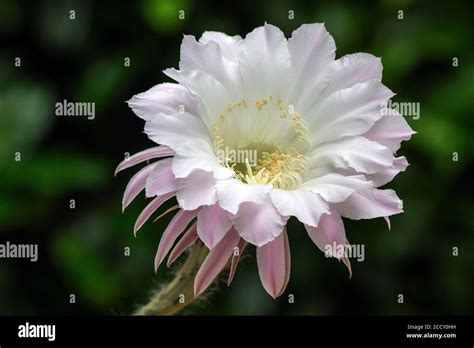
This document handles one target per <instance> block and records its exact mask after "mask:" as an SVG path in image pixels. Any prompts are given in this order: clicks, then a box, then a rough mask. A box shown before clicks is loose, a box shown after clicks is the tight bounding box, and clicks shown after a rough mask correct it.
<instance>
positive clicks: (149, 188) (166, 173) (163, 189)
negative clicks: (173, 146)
mask: <svg viewBox="0 0 474 348" xmlns="http://www.w3.org/2000/svg"><path fill="white" fill-rule="evenodd" d="M172 161H173V159H172V158H166V159H164V160H161V161H159V162H157V163H156V166H155V168H153V171H152V172H151V173H150V175H149V176H148V178H147V179H146V186H145V194H146V196H147V197H154V196H159V195H164V194H165V193H168V192H174V191H176V178H175V177H174V175H173V172H172V171H171V163H172Z"/></svg>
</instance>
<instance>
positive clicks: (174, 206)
mask: <svg viewBox="0 0 474 348" xmlns="http://www.w3.org/2000/svg"><path fill="white" fill-rule="evenodd" d="M179 208H180V207H179V204H176V205H173V206H172V207H171V208H169V209H167V210H166V211H165V212H164V213H162V214H160V215H159V216H158V217H157V218H156V219H155V220H153V222H157V221H158V220H159V219H161V218H162V217H163V216H165V215H166V214H168V213H171V212H172V211H175V210H176V209H179Z"/></svg>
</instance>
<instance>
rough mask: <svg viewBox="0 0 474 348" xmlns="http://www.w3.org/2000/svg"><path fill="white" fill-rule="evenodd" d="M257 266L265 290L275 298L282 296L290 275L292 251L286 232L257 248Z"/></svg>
mask: <svg viewBox="0 0 474 348" xmlns="http://www.w3.org/2000/svg"><path fill="white" fill-rule="evenodd" d="M257 264H258V274H259V275H260V280H261V281H262V284H263V287H264V288H265V290H266V291H267V292H268V293H269V294H270V295H271V296H272V297H273V298H276V297H278V296H280V295H281V294H282V293H283V291H284V290H285V289H284V288H285V287H286V284H287V283H288V279H289V273H290V249H289V247H288V237H287V235H286V232H283V233H281V234H280V235H279V236H278V237H277V238H276V239H275V240H273V241H271V242H270V243H267V244H265V245H264V246H262V247H259V248H257Z"/></svg>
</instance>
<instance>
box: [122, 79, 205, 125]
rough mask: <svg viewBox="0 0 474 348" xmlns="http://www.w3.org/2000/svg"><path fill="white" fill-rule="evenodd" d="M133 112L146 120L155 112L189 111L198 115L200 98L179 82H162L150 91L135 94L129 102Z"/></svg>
mask: <svg viewBox="0 0 474 348" xmlns="http://www.w3.org/2000/svg"><path fill="white" fill-rule="evenodd" d="M127 103H128V105H129V106H130V107H131V108H132V110H133V112H135V114H136V115H137V116H139V117H141V118H143V119H144V120H149V119H150V118H153V116H154V115H155V114H158V113H164V114H174V113H177V112H180V111H181V112H182V111H185V112H188V113H190V114H192V115H195V116H197V115H198V111H197V107H198V100H197V99H196V98H195V97H194V96H193V95H192V94H191V92H190V91H189V90H188V89H187V88H186V87H184V86H181V85H179V84H177V83H162V84H159V85H156V86H154V87H152V88H150V89H149V90H148V91H146V92H143V93H140V94H137V95H134V96H133V97H132V99H130V100H129V101H128V102H127Z"/></svg>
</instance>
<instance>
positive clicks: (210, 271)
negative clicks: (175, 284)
mask: <svg viewBox="0 0 474 348" xmlns="http://www.w3.org/2000/svg"><path fill="white" fill-rule="evenodd" d="M239 240H240V237H239V235H238V234H237V232H235V230H234V229H231V230H230V231H229V232H228V233H227V234H226V235H225V237H224V238H223V239H222V240H221V241H220V242H219V244H217V245H216V246H215V247H214V248H213V249H211V251H210V252H209V255H207V257H206V259H205V260H204V262H203V263H202V265H201V268H200V269H199V271H198V273H197V274H196V278H194V296H196V297H197V296H199V295H200V294H202V292H203V291H204V290H206V289H207V287H208V286H209V285H210V284H211V283H212V281H213V280H214V278H215V277H216V276H217V275H218V274H219V273H220V272H221V271H222V269H223V268H224V266H225V265H226V263H227V261H229V259H230V257H231V256H232V252H233V251H234V248H235V247H236V246H237V244H238V243H239Z"/></svg>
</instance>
